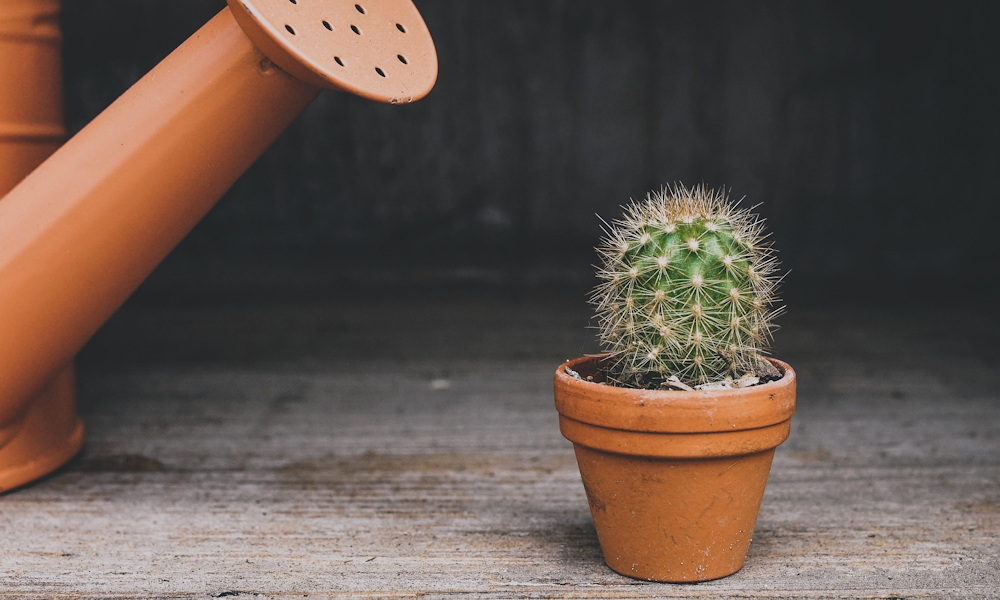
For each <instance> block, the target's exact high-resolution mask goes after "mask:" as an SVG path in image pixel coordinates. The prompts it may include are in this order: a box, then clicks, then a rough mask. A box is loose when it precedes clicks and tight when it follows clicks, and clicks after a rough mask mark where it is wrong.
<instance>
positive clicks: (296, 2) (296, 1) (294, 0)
mask: <svg viewBox="0 0 1000 600" xmlns="http://www.w3.org/2000/svg"><path fill="white" fill-rule="evenodd" d="M288 1H289V2H291V3H292V4H298V3H299V2H298V0H288Z"/></svg>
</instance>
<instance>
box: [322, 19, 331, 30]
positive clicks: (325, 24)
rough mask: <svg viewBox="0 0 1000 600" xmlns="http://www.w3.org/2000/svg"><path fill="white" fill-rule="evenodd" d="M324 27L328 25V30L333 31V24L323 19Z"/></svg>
mask: <svg viewBox="0 0 1000 600" xmlns="http://www.w3.org/2000/svg"><path fill="white" fill-rule="evenodd" d="M323 27H326V30H327V31H333V25H330V22H329V21H323Z"/></svg>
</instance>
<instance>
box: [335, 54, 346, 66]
mask: <svg viewBox="0 0 1000 600" xmlns="http://www.w3.org/2000/svg"><path fill="white" fill-rule="evenodd" d="M333 60H334V62H336V63H337V64H338V65H340V66H344V61H342V60H340V57H339V56H334V57H333Z"/></svg>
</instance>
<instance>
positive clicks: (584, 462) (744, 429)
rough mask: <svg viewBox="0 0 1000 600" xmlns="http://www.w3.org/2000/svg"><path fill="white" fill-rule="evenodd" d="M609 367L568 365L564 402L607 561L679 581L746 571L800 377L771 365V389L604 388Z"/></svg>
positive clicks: (562, 371)
mask: <svg viewBox="0 0 1000 600" xmlns="http://www.w3.org/2000/svg"><path fill="white" fill-rule="evenodd" d="M602 359H603V357H601V356H596V357H594V356H588V357H583V358H578V359H576V360H572V361H569V362H567V363H565V364H563V365H560V366H559V368H558V369H557V370H556V374H555V401H556V409H557V410H558V411H559V428H560V430H561V431H562V434H563V435H564V436H565V437H566V438H567V439H569V440H570V441H571V442H573V446H574V449H575V451H576V457H577V463H578V464H579V467H580V475H581V478H582V479H583V486H584V489H585V491H586V494H587V500H588V502H589V503H590V511H591V514H592V515H593V518H594V525H595V527H596V529H597V536H598V538H599V540H600V543H601V550H602V551H603V553H604V560H605V561H606V562H607V563H608V566H610V567H611V568H612V569H614V570H615V571H617V572H619V573H621V574H623V575H628V576H630V577H635V578H638V579H646V580H652V581H664V582H676V583H680V582H697V581H707V580H710V579H717V578H719V577H725V576H726V575H731V574H733V573H735V572H736V571H738V570H740V568H742V567H743V562H744V561H745V559H746V554H747V549H748V548H749V546H750V538H751V536H752V534H753V529H754V525H755V523H756V521H757V513H758V512H759V510H760V504H761V500H762V498H763V496H764V486H765V484H766V483H767V476H768V473H769V471H770V469H771V459H772V458H773V456H774V449H775V448H776V447H777V446H778V445H779V444H780V443H781V442H783V441H784V440H785V439H786V438H787V437H788V432H789V429H790V426H791V417H792V413H793V412H794V411H795V372H794V371H793V370H792V368H791V367H790V366H788V365H787V364H785V363H783V362H780V361H777V360H772V361H771V362H772V363H774V365H775V366H777V367H778V369H779V370H780V371H781V372H782V373H783V377H782V378H781V379H780V380H778V381H774V382H771V383H767V384H764V385H758V386H753V387H748V388H742V389H734V390H720V391H692V392H679V391H666V390H637V389H630V388H620V387H614V386H611V385H604V384H602V383H595V382H593V381H587V380H586V379H587V378H588V377H593V378H594V379H595V380H598V381H599V380H600V366H601V360H602ZM567 367H568V368H570V369H572V370H573V371H575V372H576V373H578V374H579V375H580V377H582V378H583V379H578V378H576V377H573V376H571V375H570V374H569V373H567V371H566V369H567Z"/></svg>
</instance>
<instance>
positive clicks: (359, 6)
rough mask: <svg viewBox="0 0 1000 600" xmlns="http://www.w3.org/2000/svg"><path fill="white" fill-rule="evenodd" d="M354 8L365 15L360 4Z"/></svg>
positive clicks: (363, 8)
mask: <svg viewBox="0 0 1000 600" xmlns="http://www.w3.org/2000/svg"><path fill="white" fill-rule="evenodd" d="M354 8H356V9H358V12H359V13H361V14H365V7H364V6H361V5H360V4H355V5H354Z"/></svg>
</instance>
